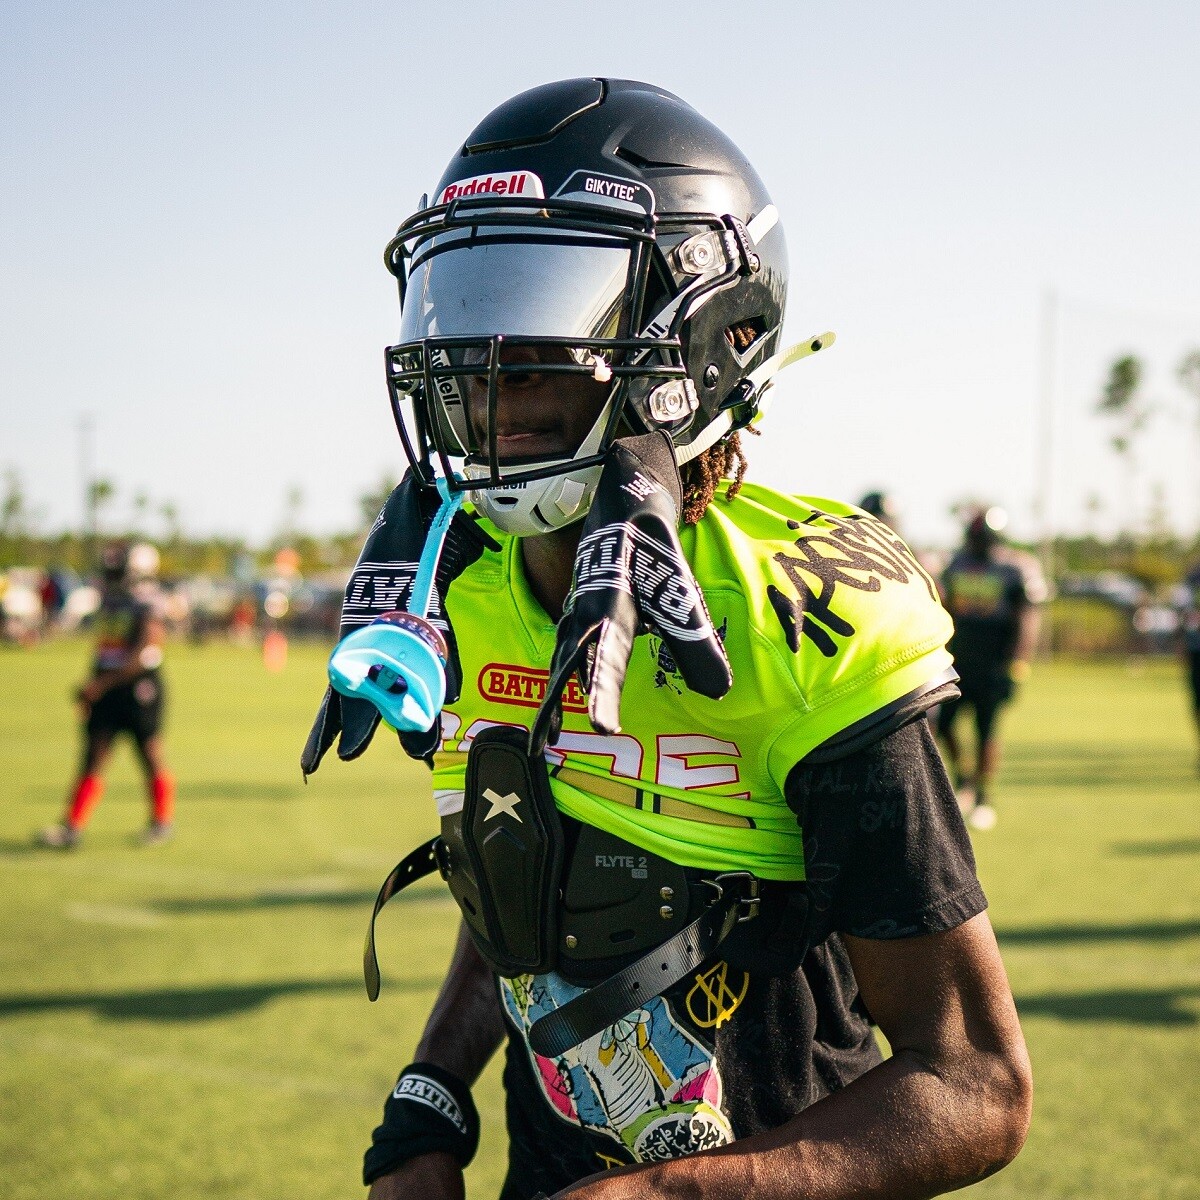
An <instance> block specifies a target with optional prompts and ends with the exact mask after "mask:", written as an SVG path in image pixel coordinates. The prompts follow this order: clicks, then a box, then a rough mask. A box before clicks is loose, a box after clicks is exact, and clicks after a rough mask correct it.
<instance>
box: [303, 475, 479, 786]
mask: <svg viewBox="0 0 1200 1200" xmlns="http://www.w3.org/2000/svg"><path fill="white" fill-rule="evenodd" d="M440 504H441V497H440V496H439V495H438V493H437V492H436V491H435V490H434V489H433V488H423V487H421V486H420V485H419V484H418V483H417V482H416V480H415V479H414V478H413V475H412V472H411V471H409V472H407V473H406V474H405V476H404V479H403V480H402V481H401V482H400V485H399V486H398V487H397V488H396V490H395V491H394V492H392V494H391V495H390V496H389V497H388V500H387V503H386V504H385V505H384V506H383V511H382V512H381V513H380V514H379V516H378V517H376V518H375V524H374V525H373V526H372V527H371V532H370V533H368V534H367V540H366V542H365V543H364V544H363V548H362V551H361V552H360V553H359V556H358V563H357V564H356V566H355V568H354V573H353V574H352V575H351V576H350V582H349V583H348V584H347V585H346V596H345V599H344V600H343V601H342V622H341V628H340V630H339V632H338V637H339V639H340V638H344V637H345V636H346V634H348V633H350V632H351V631H352V630H355V629H359V628H361V627H362V626H363V625H368V624H370V622H371V621H373V620H374V619H375V618H376V617H378V616H380V615H381V614H382V613H385V612H391V611H393V610H394V609H400V608H404V607H406V606H407V604H408V598H409V596H410V595H411V594H412V585H413V580H414V579H415V578H416V575H417V563H418V562H419V561H420V558H421V550H422V548H423V547H424V545H425V535H426V533H427V532H428V530H429V526H430V524H431V523H432V521H433V518H434V516H435V514H436V513H437V510H438V507H439V505H440ZM485 546H486V547H488V548H490V549H493V550H498V549H499V548H500V547H499V546H497V544H496V542H495V541H494V540H493V539H492V538H490V537H488V535H487V534H486V533H484V532H483V530H482V529H480V527H479V526H478V525H477V524H476V522H475V520H474V518H472V517H470V516H468V515H467V514H466V513H464V512H462V511H461V510H460V511H459V512H457V513H456V514H455V516H454V520H453V521H452V522H451V523H450V529H449V531H448V532H447V534H446V542H445V545H444V546H443V547H442V556H441V558H440V559H439V561H438V566H437V571H436V573H435V575H434V581H433V594H432V595H431V596H430V600H429V612H428V614H427V618H428V620H429V623H430V624H431V625H435V626H436V627H437V628H438V629H439V630H441V632H442V634H443V635H444V636H445V638H446V645H447V647H448V649H449V652H450V655H449V659H448V660H447V662H446V702H447V703H452V702H453V701H455V700H457V699H458V696H459V692H460V691H461V690H462V669H461V667H460V666H459V662H458V646H457V644H456V643H455V640H454V630H453V629H451V627H450V621H449V618H448V617H447V615H446V605H445V597H446V589H447V588H448V587H449V586H450V583H451V582H452V581H453V580H454V579H457V578H458V576H459V575H461V574H462V573H463V571H465V570H466V569H467V567H469V566H470V565H471V564H472V563H473V562H475V560H476V559H478V558H479V556H480V555H481V554H482V553H483V551H484V547H485ZM379 721H380V717H379V710H378V709H377V708H376V707H375V705H373V704H372V703H371V702H370V701H369V700H361V699H358V698H356V697H350V696H343V695H342V694H341V693H340V692H336V691H334V690H333V688H331V687H330V688H326V689H325V699H324V700H322V701H321V707H320V709H319V711H318V712H317V719H316V721H315V722H314V723H313V727H312V732H311V733H310V734H309V735H308V742H307V743H306V744H305V746H304V752H303V753H302V754H301V755H300V769H301V770H302V771H303V772H304V774H305V776H306V777H307V776H309V775H311V774H312V773H313V772H314V771H315V770H316V769H317V767H318V766H319V765H320V763H321V759H322V758H323V757H324V755H325V752H326V751H327V750H328V749H329V747H330V746H331V745H332V744H333V740H334V738H336V737H337V736H338V734H339V733H340V734H341V739H340V741H339V742H338V758H340V759H343V760H345V761H349V760H350V759H352V758H357V757H358V756H359V755H360V754H361V753H362V752H363V751H364V750H365V749H366V748H367V747H368V746H369V745H370V744H371V738H372V737H373V736H374V734H375V730H376V728H377V727H378V725H379ZM440 736H441V728H440V722H438V721H436V720H435V721H434V723H433V726H432V728H431V729H429V730H428V731H427V732H425V733H420V732H413V733H402V734H400V744H401V745H402V746H403V747H404V750H405V752H406V753H407V754H409V755H411V756H412V757H413V758H427V757H428V756H429V755H430V754H432V753H433V752H434V750H435V749H436V748H437V744H438V740H439V738H440Z"/></svg>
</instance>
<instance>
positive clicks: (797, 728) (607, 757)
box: [433, 484, 951, 880]
mask: <svg viewBox="0 0 1200 1200" xmlns="http://www.w3.org/2000/svg"><path fill="white" fill-rule="evenodd" d="M725 486H726V485H722V487H721V489H720V490H719V491H718V495H717V499H715V500H714V502H713V503H712V504H711V505H710V506H709V509H708V512H707V513H706V514H705V516H704V518H703V519H702V520H701V521H700V523H699V524H698V525H695V526H687V527H684V528H683V529H682V530H681V531H680V540H681V542H682V545H683V550H684V553H685V554H686V556H687V559H688V561H689V562H690V563H691V566H692V570H693V571H694V573H695V576H696V580H697V582H698V583H699V584H700V587H701V589H702V590H703V592H704V596H705V599H706V601H707V603H708V608H709V612H710V614H711V616H712V620H713V624H714V625H715V626H716V628H717V630H718V632H719V634H720V636H721V637H722V638H723V641H724V644H725V649H726V652H727V653H728V655H729V661H730V664H731V666H732V668H733V687H732V688H731V689H730V691H729V693H728V694H727V695H726V696H725V697H724V698H723V699H721V700H710V699H707V698H705V697H703V696H698V695H696V694H694V693H692V692H690V691H688V690H687V688H686V686H685V685H684V684H683V681H682V680H681V679H680V678H679V676H678V675H677V673H676V671H675V665H674V663H673V662H672V661H671V659H670V657H669V655H667V654H666V653H665V652H664V650H663V647H662V645H661V643H660V642H659V640H658V639H657V638H656V637H654V636H652V635H651V636H648V637H640V638H638V639H637V641H636V642H635V643H634V649H633V657H632V660H631V661H630V664H629V671H628V674H627V676H626V679H625V687H624V690H623V692H622V695H621V731H620V732H619V733H616V734H611V735H607V736H606V735H604V734H600V733H597V732H596V731H595V730H594V729H592V727H591V726H590V725H589V723H588V719H587V697H586V696H585V695H584V694H583V692H582V691H581V690H580V688H579V686H578V683H577V682H576V681H575V680H574V679H572V681H571V684H570V685H569V686H568V688H567V690H566V692H565V693H564V704H563V732H562V735H561V737H560V738H559V740H558V742H557V743H556V744H555V745H554V746H552V747H550V748H548V750H547V752H546V754H547V758H548V760H549V761H550V764H551V772H552V776H551V786H552V788H553V791H554V796H555V799H556V801H557V803H558V806H559V808H560V809H561V810H562V811H563V812H565V813H567V814H569V815H570V816H572V817H575V818H578V819H579V820H581V821H586V822H588V823H589V824H592V825H595V826H597V827H599V828H601V829H603V830H605V831H607V832H610V833H613V834H616V835H617V836H619V837H622V838H625V839H626V840H627V841H629V842H632V843H633V844H634V845H636V846H639V847H641V848H642V849H644V850H647V851H650V852H652V853H655V854H659V855H661V856H662V857H664V858H668V859H671V860H672V861H674V862H678V863H681V864H682V865H684V866H689V867H700V868H705V869H709V870H749V871H753V872H754V873H755V874H756V875H758V876H760V877H761V878H764V879H777V880H789V879H791V880H797V879H803V878H804V851H803V845H802V834H801V830H800V827H799V824H798V822H797V819H796V816H795V815H794V814H793V813H792V811H791V810H790V809H789V808H788V806H787V804H786V802H785V800H784V795H783V788H784V781H785V780H786V778H787V775H788V773H789V772H790V771H791V769H792V767H793V766H795V764H796V763H797V762H799V761H800V760H801V759H802V758H804V757H805V755H807V754H808V753H809V752H810V751H812V750H813V749H814V748H816V747H817V746H820V745H821V744H822V743H823V742H826V741H827V740H829V739H830V738H832V737H834V736H836V735H837V734H839V733H841V732H842V731H844V730H846V729H847V728H848V727H849V726H852V725H854V724H855V723H856V722H859V721H863V720H864V719H866V718H869V717H870V716H871V715H872V714H873V713H877V712H879V710H880V709H882V708H884V707H885V706H887V705H889V704H893V703H895V702H896V701H897V700H900V699H901V698H903V697H905V696H908V695H910V694H911V693H913V692H917V691H919V690H920V689H921V688H922V687H924V686H926V685H928V684H929V683H930V682H931V681H933V680H936V679H937V678H938V677H939V676H944V675H945V674H946V672H947V671H948V669H949V667H950V664H951V659H950V655H949V654H948V653H947V651H946V649H945V644H946V641H947V640H948V638H949V637H950V633H951V623H950V618H949V616H948V615H947V614H946V612H945V611H944V610H943V609H942V607H941V605H940V603H939V602H938V599H937V591H936V589H935V587H934V584H933V582H932V580H931V579H930V578H929V577H928V575H927V574H926V573H925V572H924V570H922V568H921V567H920V566H919V565H918V563H917V561H916V559H915V558H914V557H913V555H912V553H911V551H910V550H909V549H908V547H907V546H905V545H904V543H903V542H902V541H900V540H899V539H898V538H897V537H896V535H895V534H894V533H892V532H891V530H889V529H888V528H887V527H886V526H885V525H883V524H881V523H880V522H879V521H876V520H875V519H874V518H873V517H870V516H868V515H867V514H865V513H863V512H861V511H860V510H859V509H856V508H853V507H851V506H850V505H846V504H840V503H837V502H835V501H828V500H815V499H808V498H796V497H789V496H784V495H780V494H778V493H776V492H772V491H770V490H768V489H766V488H762V487H757V486H755V485H752V484H746V485H745V486H744V487H743V488H742V490H741V492H740V493H739V494H738V496H737V497H736V498H735V499H734V500H732V501H729V502H726V500H725V498H724V491H725ZM487 528H488V531H489V532H490V533H492V534H493V536H495V537H496V539H497V540H498V541H499V542H500V543H501V546H502V549H501V551H500V553H498V554H497V553H490V554H484V555H483V557H482V558H481V559H479V561H478V562H476V563H475V564H474V565H473V566H471V567H469V568H468V569H467V570H466V571H465V572H464V573H463V575H461V576H460V577H459V578H458V579H457V580H455V582H454V583H453V585H452V586H451V588H450V590H449V595H448V597H447V600H446V608H447V610H448V614H449V617H450V620H451V621H452V623H453V625H454V629H455V632H456V634H457V637H458V647H459V655H460V658H461V662H462V671H463V688H462V695H461V697H460V699H459V700H458V701H457V702H456V703H455V704H451V705H447V706H446V709H445V710H444V712H443V713H442V739H443V740H442V750H441V752H440V753H439V754H437V755H436V756H435V763H434V773H433V784H434V790H435V796H436V799H437V802H438V809H439V812H441V813H442V814H443V815H445V814H446V813H449V812H453V811H455V810H456V809H457V808H459V807H460V806H461V804H462V791H463V784H464V777H465V771H466V757H467V750H468V749H469V747H470V743H471V740H472V738H474V737H475V735H476V734H478V733H479V731H480V730H482V729H484V728H486V727H487V726H489V725H494V724H506V725H521V726H525V727H528V726H529V725H531V724H532V722H533V718H534V715H535V712H536V710H537V707H538V705H539V704H540V702H541V700H542V697H543V695H544V693H545V688H546V681H547V677H548V674H549V671H548V668H549V664H550V659H551V655H552V654H553V651H554V634H555V629H554V624H553V622H552V621H551V620H550V618H549V617H548V616H547V615H546V613H545V612H544V610H543V609H542V608H541V607H540V605H538V603H537V602H536V601H535V600H534V598H533V595H532V594H531V592H530V590H529V585H528V583H527V581H526V579H525V575H524V571H523V568H522V565H521V556H520V546H519V542H518V540H517V539H516V538H513V537H510V536H508V535H506V534H503V533H501V532H500V531H499V530H497V529H495V527H494V526H491V525H487Z"/></svg>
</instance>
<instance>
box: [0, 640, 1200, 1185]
mask: <svg viewBox="0 0 1200 1200" xmlns="http://www.w3.org/2000/svg"><path fill="white" fill-rule="evenodd" d="M85 656H86V647H85V646H84V645H83V643H66V644H59V645H53V646H49V647H44V648H39V649H35V650H31V651H16V650H0V695H2V696H3V702H2V704H0V787H2V791H0V796H2V807H0V1195H3V1196H4V1197H7V1198H9V1200H27V1198H33V1197H38V1198H39V1200H40V1198H41V1197H44V1196H71V1197H73V1198H74V1200H90V1198H94V1197H121V1198H122V1200H143V1198H146V1200H148V1198H151V1197H154V1198H156V1200H157V1198H161V1197H164V1196H167V1195H174V1196H181V1197H201V1196H204V1197H238V1198H245V1200H267V1198H273V1197H289V1198H294V1200H300V1198H305V1200H308V1198H312V1200H317V1198H331V1200H332V1198H333V1197H345V1196H348V1195H356V1194H361V1191H360V1188H359V1185H358V1172H359V1163H360V1157H361V1153H362V1150H363V1148H364V1144H365V1140H366V1138H367V1136H368V1135H369V1132H370V1129H371V1127H372V1126H373V1125H374V1124H375V1122H376V1120H377V1116H378V1112H379V1109H380V1106H381V1103H382V1099H383V1096H384V1095H385V1092H386V1088H387V1086H388V1085H389V1084H390V1082H391V1081H392V1078H393V1077H394V1072H395V1070H396V1069H397V1068H398V1067H399V1066H402V1065H403V1064H404V1063H405V1062H407V1061H408V1059H409V1058H410V1056H411V1051H412V1048H413V1046H414V1043H415V1040H416V1037H417V1034H418V1032H419V1029H420V1025H421V1021H422V1019H423V1015H424V1013H425V1011H426V1009H427V1008H428V1006H429V1004H430V1002H431V1000H432V997H433V993H434V989H435V987H436V985H437V981H438V979H439V978H440V976H441V973H442V970H443V967H444V964H445V960H446V957H447V947H448V944H449V938H450V933H451V930H452V927H453V924H454V920H455V910H454V908H453V906H452V903H451V902H450V901H449V900H448V898H447V897H446V896H445V894H444V891H443V886H442V885H441V884H440V882H429V881H426V882H425V883H424V884H419V885H417V887H415V888H414V889H413V890H412V893H411V894H410V893H405V895H404V896H403V897H401V899H400V900H398V901H396V902H394V904H393V906H392V907H391V908H389V910H388V911H387V912H386V913H385V914H384V916H383V917H382V918H381V920H380V930H379V939H380V953H381V957H382V960H383V969H384V978H385V982H384V991H383V996H382V998H381V1000H380V1002H379V1003H378V1004H375V1005H371V1004H368V1002H367V1000H366V996H365V994H364V991H363V987H362V982H361V971H360V966H359V962H360V959H359V955H360V950H361V945H362V936H363V932H364V929H365V925H366V920H367V916H368V914H369V912H370V905H371V901H372V899H373V897H374V893H375V889H376V887H377V886H378V884H379V882H380V880H381V879H382V877H383V876H384V874H386V872H387V871H388V869H390V867H391V866H392V865H393V863H394V862H395V861H396V859H397V858H398V857H399V856H400V855H401V854H403V853H404V852H406V851H407V850H408V849H410V848H411V847H412V846H413V845H414V844H415V843H416V842H417V841H418V840H420V839H422V838H424V837H426V836H428V835H429V834H430V833H432V832H433V831H434V826H435V818H434V815H433V807H432V804H430V803H429V801H428V799H427V798H426V792H425V790H424V789H425V786H426V785H425V783H424V781H423V779H422V773H421V772H420V771H418V770H416V769H414V768H412V767H411V766H409V765H408V764H407V763H406V761H405V760H404V759H403V758H402V757H401V755H400V753H399V751H398V749H397V748H396V747H395V745H394V742H393V741H391V740H390V739H379V740H378V741H377V743H376V745H375V746H373V747H372V749H371V751H370V752H369V753H368V754H367V755H366V757H365V758H364V759H362V760H361V761H359V762H358V763H355V764H352V765H349V766H346V765H343V764H340V763H336V762H334V763H330V764H328V765H327V766H326V767H324V768H323V769H322V770H321V771H320V772H319V773H318V774H317V775H316V776H315V777H314V778H313V780H312V781H311V782H310V784H309V785H308V786H307V787H305V786H304V785H303V784H302V782H301V779H300V773H299V768H298V766H297V757H298V754H299V750H300V746H301V744H302V742H303V740H304V736H305V734H306V733H307V730H308V725H309V721H310V719H311V715H312V711H313V708H314V706H315V704H316V701H317V699H318V698H319V695H320V692H321V687H322V661H323V655H322V654H321V653H320V652H319V651H318V650H317V649H315V648H308V649H305V648H301V649H299V650H296V649H293V652H292V656H291V661H290V663H289V665H288V668H287V670H286V671H285V672H283V673H282V674H280V675H268V674H266V673H265V672H264V671H263V670H262V668H261V666H260V663H259V660H258V658H257V656H256V655H255V654H254V653H253V652H251V651H249V650H241V649H236V648H233V647H228V646H222V645H212V646H209V647H205V648H191V647H183V646H180V647H174V648H172V652H171V654H170V657H169V660H168V674H167V678H168V684H169V687H170V688H171V708H170V727H169V749H170V758H171V764H172V767H173V769H174V770H175V772H176V773H177V775H178V777H179V780H180V789H179V812H178V817H179V824H178V829H179V832H178V836H177V838H176V840H175V841H174V842H173V843H171V844H169V845H167V846H162V847H156V848H152V849H140V848H137V847H135V846H134V845H133V844H132V836H133V835H134V834H135V833H136V831H137V830H138V829H139V828H140V827H141V826H142V824H143V823H144V821H145V805H144V801H143V799H142V795H141V788H140V784H139V781H138V777H137V774H136V772H135V770H134V767H133V763H132V756H131V755H130V754H129V753H128V752H127V751H122V752H121V753H120V754H119V756H118V759H117V761H116V762H115V763H114V766H113V769H112V770H111V772H110V785H109V790H108V793H107V795H106V796H105V798H104V800H103V802H102V803H101V806H100V808H99V809H98V810H97V812H96V815H95V818H94V820H93V822H92V826H91V829H90V830H89V833H88V837H87V840H86V844H85V846H84V847H83V848H82V849H81V850H80V851H79V852H77V853H74V854H67V855H55V854H53V853H50V852H47V851H36V850H33V849H32V848H31V845H30V834H31V832H32V831H33V830H34V829H35V828H36V827H37V826H39V825H42V824H46V823H48V822H49V821H51V820H52V819H54V818H56V817H57V815H58V812H59V809H60V806H61V802H62V796H63V792H64V789H65V787H66V785H67V782H68V778H69V776H70V774H71V770H72V764H73V761H74V756H75V753H76V745H75V737H76V733H75V728H74V723H73V717H72V713H71V711H70V709H69V707H68V705H67V702H66V693H67V689H68V686H69V685H70V684H71V683H72V682H73V681H74V680H75V679H76V678H77V677H78V676H79V675H80V674H81V673H82V670H83V667H84V662H85ZM1007 732H1008V747H1009V754H1008V760H1007V764H1006V767H1005V771H1004V776H1003V786H1002V788H1001V789H1000V793H999V797H998V801H999V806H1000V809H1001V814H1002V815H1001V821H1000V824H999V826H998V827H997V828H996V829H995V830H993V831H991V832H990V833H987V834H978V835H976V847H977V851H978V855H979V863H980V873H981V875H982V878H983V881H984V884H985V886H986V888H987V890H988V893H989V895H990V897H991V902H992V910H991V911H992V920H993V922H994V923H995V925H996V927H997V929H998V930H999V931H1000V934H1001V941H1002V944H1003V947H1004V951H1005V958H1006V961H1007V964H1008V969H1009V972H1010V975H1011V977H1012V981H1013V986H1014V990H1015V992H1016V994H1017V998H1018V1005H1019V1007H1020V1009H1021V1011H1022V1014H1023V1019H1024V1025H1025V1030H1026V1035H1027V1037H1028V1040H1029V1044H1030V1050H1031V1052H1032V1055H1033V1061H1034V1068H1035V1073H1036V1083H1037V1101H1036V1114H1035V1119H1034V1125H1033V1130H1032V1133H1031V1135H1030V1138H1029V1142H1028V1144H1027V1146H1026V1149H1025V1151H1024V1152H1023V1154H1022V1155H1021V1157H1020V1158H1019V1159H1018V1160H1017V1162H1016V1163H1015V1164H1014V1165H1013V1166H1012V1167H1010V1168H1009V1169H1008V1170H1006V1171H1005V1172H1003V1173H1002V1174H1001V1175H999V1176H997V1177H996V1178H994V1179H992V1180H989V1181H987V1182H986V1183H984V1184H982V1185H980V1186H979V1187H978V1188H977V1189H975V1191H974V1192H973V1194H974V1195H978V1196H980V1197H987V1198H991V1200H1000V1198H1002V1197H1003V1198H1013V1200H1015V1198H1017V1197H1020V1198H1022V1200H1027V1198H1030V1197H1039V1198H1040V1197H1088V1198H1089V1200H1096V1198H1108V1197H1113V1198H1121V1200H1124V1198H1127V1197H1129V1198H1133V1197H1145V1198H1146V1200H1160V1198H1163V1197H1172V1198H1176V1197H1196V1196H1200V1182H1198V1181H1197V1166H1196V1164H1197V1162H1200V1135H1198V1133H1197V1122H1198V1120H1200V954H1198V951H1200V870H1198V869H1197V868H1198V867H1200V815H1198V814H1200V785H1198V782H1197V778H1196V773H1195V752H1194V748H1193V744H1192V737H1191V729H1190V724H1189V717H1188V713H1187V709H1186V705H1185V699H1184V693H1183V688H1182V684H1181V682H1180V679H1179V672H1178V670H1177V668H1176V667H1175V665H1174V664H1172V663H1152V664H1148V665H1136V666H1126V665H1124V664H1114V665H1091V664H1067V663H1058V664H1054V665H1047V666H1044V667H1042V668H1041V669H1040V670H1038V671H1037V672H1036V673H1035V675H1034V678H1033V680H1032V681H1031V682H1030V684H1029V686H1028V688H1027V690H1026V693H1025V695H1024V696H1023V697H1022V699H1021V702H1020V703H1019V704H1018V706H1017V707H1016V708H1015V709H1014V711H1013V712H1012V714H1011V719H1010V721H1009V724H1008V730H1007ZM496 1065H497V1064H493V1066H492V1068H491V1069H490V1070H489V1072H488V1074H487V1076H486V1077H485V1079H484V1081H483V1082H482V1083H481V1085H480V1087H479V1089H478V1091H477V1098H478V1101H479V1106H480V1109H481V1111H482V1112H483V1113H484V1114H485V1122H486V1121H487V1117H488V1116H489V1115H490V1116H492V1117H493V1118H498V1116H499V1113H500V1091H499V1077H498V1071H497V1070H496ZM503 1156H504V1148H503V1138H502V1133H501V1131H500V1128H499V1124H498V1121H497V1120H496V1119H493V1120H492V1122H491V1125H490V1130H489V1132H487V1133H485V1137H484V1141H483V1146H482V1149H481V1151H480V1154H479V1156H478V1158H477V1160H476V1162H475V1163H474V1164H473V1166H472V1167H471V1170H470V1175H469V1194H470V1195H471V1196H472V1197H474V1198H475V1200H487V1197H489V1196H494V1195H495V1193H496V1191H497V1189H498V1187H499V1183H500V1180H501V1177H502V1174H503V1165H504V1164H503Z"/></svg>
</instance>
